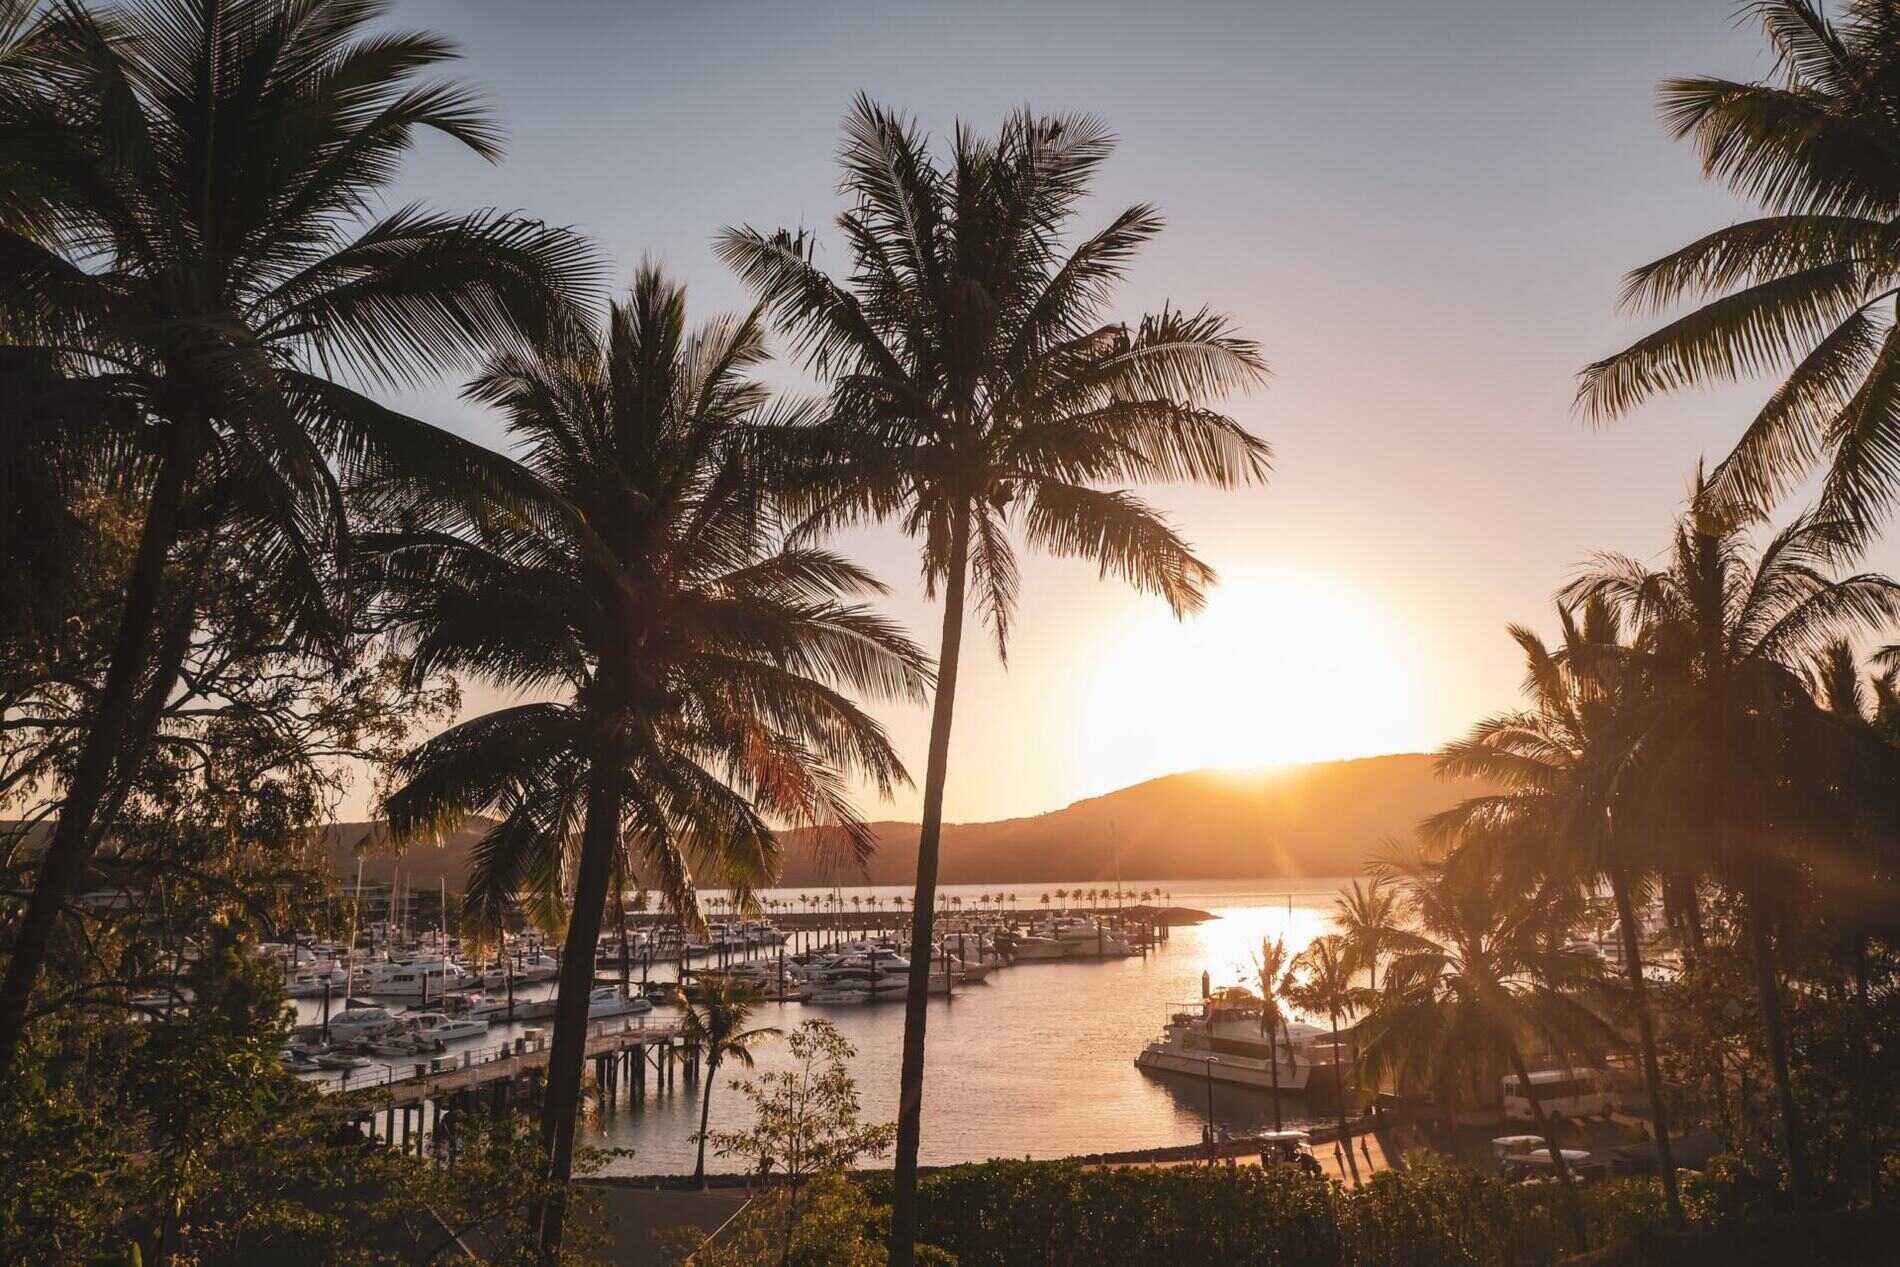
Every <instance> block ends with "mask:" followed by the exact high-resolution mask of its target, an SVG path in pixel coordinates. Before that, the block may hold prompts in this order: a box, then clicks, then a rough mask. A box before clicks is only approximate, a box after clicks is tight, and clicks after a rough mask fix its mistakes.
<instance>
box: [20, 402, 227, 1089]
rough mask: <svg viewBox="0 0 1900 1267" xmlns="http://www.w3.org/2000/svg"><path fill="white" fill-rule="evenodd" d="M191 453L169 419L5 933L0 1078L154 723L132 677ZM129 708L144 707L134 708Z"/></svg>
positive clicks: (146, 653)
mask: <svg viewBox="0 0 1900 1267" xmlns="http://www.w3.org/2000/svg"><path fill="white" fill-rule="evenodd" d="M196 452H197V447H196V439H195V428H191V427H187V426H184V425H178V426H176V428H175V430H174V434H173V440H172V444H171V448H170V451H169V452H168V453H167V454H166V456H165V459H164V461H163V462H162V464H161V465H160V466H159V470H158V478H157V483H156V485H155V486H154V488H153V490H152V501H151V504H150V505H149V506H148V507H147V509H146V513H145V523H144V525H143V526H142V527H141V528H140V530H139V544H138V551H137V553H136V554H135V555H134V556H133V560H132V571H131V573H130V575H128V576H127V578H126V585H125V606H124V608H123V609H121V611H120V613H119V628H118V631H117V633H116V634H115V636H114V638H113V644H112V660H111V663H110V664H109V665H108V666H107V669H106V679H105V683H104V686H103V688H102V689H101V691H100V693H99V704H98V708H97V710H96V711H95V712H94V713H93V716H92V719H91V724H90V725H88V726H87V727H86V737H85V742H84V745H83V746H82V748H81V750H80V755H79V762H78V764H77V765H76V766H75V767H74V770H73V777H72V781H71V782H70V783H69V784H68V785H67V789H66V798H65V800H64V801H63V802H61V804H60V808H59V821H58V824H57V825H56V826H55V827H54V828H53V838H52V840H51V841H50V842H49V843H48V844H47V847H46V854H45V856H44V857H42V858H41V860H40V873H39V877H38V879H37V881H36V882H35V883H34V886H33V897H32V899H31V900H30V901H29V902H28V903H27V908H26V916H25V918H24V919H22V920H21V921H20V926H19V929H18V931H17V932H16V933H15V935H14V939H13V947H12V954H11V957H10V958H9V959H8V961H7V973H6V979H5V981H4V982H0V1078H3V1077H5V1076H6V1075H7V1073H8V1072H9V1071H10V1070H11V1069H12V1067H13V1061H14V1058H15V1057H16V1056H17V1055H18V1053H19V1048H20V1039H21V1036H22V1034H23V1033H24V1031H25V1029H26V1015H27V1007H28V1004H29V1003H30V1002H31V1000H32V996H33V987H34V986H35V985H36V984H38V982H39V976H40V971H41V969H42V968H44V966H45V964H46V951H47V947H48V946H49V945H50V944H51V942H52V937H53V928H54V926H55V925H56V924H57V923H58V921H59V915H60V912H61V911H62V910H63V909H64V908H65V905H66V900H67V899H68V898H69V897H71V896H72V893H73V890H74V889H75V888H77V887H78V885H79V881H80V878H81V877H82V876H83V875H84V874H85V871H86V867H87V865H88V864H90V863H91V861H92V856H93V853H94V851H95V850H97V848H98V845H99V832H98V823H99V806H100V802H101V801H103V800H104V799H105V797H106V793H107V789H108V787H109V785H110V783H111V780H112V776H113V773H114V770H115V767H117V766H118V765H119V764H120V763H121V762H120V758H121V757H122V756H123V755H124V754H125V753H126V751H127V750H128V749H133V750H140V749H142V748H143V742H142V741H143V740H144V739H145V738H148V737H149V736H146V735H135V734H132V733H129V732H130V731H132V730H133V729H134V722H135V721H136V722H137V723H139V724H144V723H145V721H146V718H147V717H149V718H150V723H149V725H147V726H146V729H148V730H149V729H151V728H154V727H156V726H157V724H158V714H159V710H157V709H144V710H136V709H135V703H136V701H137V699H138V697H139V690H138V688H139V679H140V678H141V677H142V676H144V673H145V669H146V662H147V660H148V658H149V657H150V654H151V650H152V640H153V638H154V636H155V635H156V633H157V631H158V601H159V594H160V591H161V589H162V588H163V584H164V578H165V561H166V559H167V557H168V556H169V555H170V554H171V551H172V547H173V546H174V545H176V544H177V542H178V536H179V519H180V515H181V512H182V509H183V506H184V496H185V484H186V482H187V480H188V479H189V477H190V475H191V471H192V467H193V466H194V464H195V455H196ZM181 658H182V657H181ZM176 672H177V670H176V668H175V667H174V668H173V669H172V670H171V671H170V673H167V672H166V671H165V670H164V668H163V667H162V666H161V668H160V671H159V675H158V680H157V681H156V682H154V684H153V685H154V687H156V688H159V689H160V691H161V697H160V699H159V701H158V703H159V705H160V708H161V709H162V707H163V704H164V698H163V697H164V696H168V695H169V694H170V692H171V685H172V683H171V678H172V677H173V676H175V674H176ZM135 712H136V713H143V714H144V715H143V716H135ZM121 773H122V774H123V773H124V772H123V771H121Z"/></svg>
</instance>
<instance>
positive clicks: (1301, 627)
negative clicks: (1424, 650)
mask: <svg viewBox="0 0 1900 1267" xmlns="http://www.w3.org/2000/svg"><path fill="white" fill-rule="evenodd" d="M1407 645H1408V644H1407V640H1406V638H1405V635H1404V632H1403V629H1402V626H1401V625H1400V624H1399V623H1397V621H1396V619H1395V617H1394V616H1393V614H1392V613H1390V612H1387V611H1384V610H1381V609H1380V607H1379V606H1378V605H1377V604H1376V603H1374V602H1373V601H1371V600H1370V599H1368V598H1367V597H1365V596H1364V595H1361V594H1357V593H1355V592H1353V591H1352V590H1351V589H1349V588H1347V587H1346V586H1343V585H1341V584H1339V583H1337V582H1335V581H1333V580H1330V579H1328V578H1324V577H1318V576H1310V575H1304V574H1299V573H1290V572H1267V573H1256V574H1243V575H1240V576H1235V577H1232V578H1229V579H1224V580H1223V581H1222V583H1221V584H1220V585H1219V586H1218V587H1217V588H1216V589H1215V590H1214V591H1213V592H1212V593H1211V594H1210V595H1209V597H1208V603H1207V608H1206V610H1204V611H1202V612H1201V613H1200V614H1198V615H1196V616H1193V617H1190V618H1188V619H1187V620H1184V621H1175V620H1174V619H1172V618H1171V617H1170V616H1169V615H1168V613H1167V612H1166V611H1165V610H1154V609H1150V610H1147V611H1144V612H1143V614H1142V615H1141V616H1139V617H1138V618H1136V619H1135V620H1133V621H1131V623H1130V624H1129V625H1128V626H1127V627H1126V628H1125V629H1123V630H1121V631H1119V632H1118V633H1117V634H1115V635H1113V636H1112V637H1111V638H1110V639H1109V640H1107V641H1106V642H1105V644H1104V646H1103V648H1102V651H1101V656H1100V660H1099V661H1098V663H1097V664H1096V666H1095V669H1094V672H1093V675H1092V681H1091V685H1090V687H1089V690H1088V692H1087V696H1086V699H1087V707H1086V711H1085V714H1084V717H1085V720H1084V722H1083V725H1082V731H1081V735H1080V752H1079V764H1080V766H1081V767H1082V768H1083V769H1085V770H1087V771H1088V773H1089V776H1090V779H1091V781H1092V782H1095V783H1098V784H1099V785H1100V786H1101V787H1104V788H1111V787H1120V786H1122V785H1124V784H1127V783H1132V782H1136V781H1139V780H1141V779H1146V778H1153V777H1154V776H1156V775H1159V774H1166V773H1169V772H1171V771H1175V770H1191V769H1200V768H1204V767H1210V766H1212V767H1220V768H1245V769H1257V768H1260V767H1262V766H1274V765H1282V764H1286V763H1288V762H1296V761H1313V760H1323V759H1327V758H1332V757H1347V756H1358V755H1362V754H1368V753H1380V752H1401V751H1405V750H1407V749H1416V748H1420V747H1425V746H1429V745H1430V743H1431V742H1432V736H1430V735H1427V734H1425V733H1423V730H1422V723H1421V714H1420V709H1419V707H1418V700H1417V696H1418V692H1417V676H1416V670H1415V668H1414V665H1413V664H1412V663H1411V660H1410V656H1409V654H1408V652H1407Z"/></svg>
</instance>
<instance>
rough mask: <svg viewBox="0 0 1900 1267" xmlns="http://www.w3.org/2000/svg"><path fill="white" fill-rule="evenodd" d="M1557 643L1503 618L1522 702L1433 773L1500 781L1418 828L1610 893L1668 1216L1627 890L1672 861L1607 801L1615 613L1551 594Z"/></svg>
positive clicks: (1637, 707) (1629, 721) (1455, 746)
mask: <svg viewBox="0 0 1900 1267" xmlns="http://www.w3.org/2000/svg"><path fill="white" fill-rule="evenodd" d="M1557 617H1558V622H1559V625H1560V627H1561V628H1562V631H1563V641H1562V644H1561V645H1560V646H1559V647H1558V648H1557V649H1556V650H1555V651H1553V650H1551V649H1550V648H1549V647H1547V646H1546V645H1545V643H1544V640H1543V639H1542V638H1540V637H1539V636H1538V635H1537V634H1536V633H1534V632H1533V631H1531V630H1529V629H1527V628H1524V627H1523V626H1520V625H1513V626H1512V627H1511V636H1512V638H1514V639H1515V640H1516V642H1517V644H1518V646H1519V647H1520V648H1522V650H1523V652H1524V659H1525V674H1524V682H1525V692H1526V693H1527V694H1528V695H1529V697H1530V707H1529V708H1527V709H1522V710H1518V711H1514V712H1508V713H1500V714H1498V715H1496V716H1494V717H1489V718H1486V719H1485V720H1483V721H1481V722H1479V723H1478V725H1477V726H1476V728H1474V729H1473V731H1472V732H1471V734H1470V735H1469V736H1468V737H1466V738H1464V739H1461V740H1458V741H1456V742H1454V743H1450V744H1447V745H1445V747H1443V748H1441V749H1440V750H1439V754H1438V769H1439V772H1440V773H1442V774H1445V775H1448V776H1453V777H1460V778H1475V779H1480V780H1483V781H1486V782H1489V783H1492V784H1494V785H1496V786H1498V787H1500V788H1502V789H1503V790H1502V791H1500V792H1497V793H1492V794H1487V795H1483V796H1477V797H1473V798H1471V799H1469V800H1466V801H1464V802H1462V803H1461V804H1459V805H1457V806H1454V807H1453V808H1452V809H1450V810H1448V811H1446V812H1444V813H1442V814H1439V815H1437V816H1436V817H1435V818H1433V819H1432V820H1431V821H1430V822H1429V823H1428V824H1427V828H1426V830H1427V834H1428V835H1431V836H1433V837H1435V838H1437V839H1439V840H1441V841H1443V842H1445V843H1447V844H1452V845H1459V846H1467V847H1473V848H1483V847H1488V848H1494V849H1496V850H1497V851H1498V852H1499V854H1500V855H1501V856H1500V858H1499V859H1498V865H1502V866H1509V867H1517V868H1521V869H1524V870H1526V871H1528V872H1529V873H1531V874H1537V875H1543V876H1548V877H1550V878H1552V879H1554V880H1555V881H1557V882H1559V883H1563V882H1577V883H1582V884H1586V885H1589V884H1594V883H1595V882H1596V881H1597V880H1599V879H1603V880H1607V881H1608V883H1609V886H1610V893H1611V896H1612V899H1613V900H1614V902H1615V904H1616V911H1617V925H1618V929H1619V933H1620V937H1621V941H1622V946H1623V969H1624V974H1625V980H1626V981H1627V983H1628V986H1629V990H1630V1000H1631V1005H1632V1010H1633V1011H1634V1013H1635V1016H1636V1024H1637V1033H1638V1046H1639V1049H1640V1054H1641V1058H1642V1064H1643V1080H1644V1084H1645V1086H1646V1089H1647V1091H1648V1094H1649V1103H1650V1115H1651V1121H1652V1122H1653V1123H1654V1125H1655V1131H1656V1152H1657V1160H1658V1163H1659V1169H1660V1170H1661V1172H1662V1181H1663V1194H1664V1200H1665V1203H1666V1204H1667V1206H1668V1208H1669V1213H1670V1216H1671V1217H1672V1218H1673V1219H1675V1220H1676V1221H1678V1222H1680V1221H1681V1219H1682V1205H1681V1200H1680V1195H1679V1193H1678V1191H1677V1188H1678V1184H1677V1179H1676V1167H1675V1154H1674V1151H1673V1148H1672V1145H1671V1138H1670V1131H1669V1118H1668V1113H1667V1110H1666V1106H1665V1103H1664V1099H1663V1082H1662V1067H1661V1064H1660V1062H1659V1060H1658V1058H1657V1052H1656V1028H1655V1020H1654V1017H1653V1016H1652V1014H1651V1012H1650V1007H1649V984H1648V980H1647V978H1646V977H1645V975H1644V972H1643V957H1642V942H1641V937H1640V931H1641V930H1640V926H1639V925H1638V923H1637V919H1636V901H1637V899H1638V898H1639V897H1640V898H1643V899H1645V900H1646V899H1647V896H1648V893H1649V881H1650V879H1651V877H1652V876H1653V875H1654V874H1656V873H1657V872H1658V871H1659V870H1661V871H1670V872H1675V871H1681V870H1683V869H1684V868H1683V863H1682V861H1681V860H1680V859H1673V858H1665V857H1661V856H1658V854H1657V853H1656V850H1657V849H1658V845H1657V841H1658V839H1659V838H1662V835H1663V834H1662V833H1655V832H1647V831H1644V830H1643V823H1642V821H1641V816H1640V814H1639V813H1638V812H1637V807H1636V806H1634V805H1632V804H1627V803H1625V804H1619V801H1624V800H1626V799H1627V798H1623V797H1621V796H1619V792H1620V790H1621V789H1623V788H1625V787H1626V786H1627V784H1628V780H1627V778H1626V777H1625V775H1626V774H1627V772H1628V767H1629V765H1630V763H1631V762H1632V761H1635V760H1638V759H1640V757H1641V753H1640V752H1638V751H1636V750H1635V749H1634V744H1635V741H1636V738H1637V736H1638V735H1639V734H1640V732H1641V731H1642V729H1643V727H1644V725H1645V724H1646V718H1647V713H1646V710H1647V709H1648V708H1649V707H1650V701H1649V699H1648V697H1647V691H1646V687H1645V682H1644V678H1643V675H1642V673H1641V672H1640V668H1641V664H1640V661H1638V660H1636V659H1635V658H1633V657H1632V656H1631V654H1630V652H1629V649H1628V648H1627V647H1625V646H1624V645H1623V644H1622V629H1621V625H1620V622H1619V621H1618V619H1617V616H1616V613H1615V612H1614V611H1613V610H1612V609H1611V608H1610V606H1609V605H1608V604H1607V603H1606V602H1605V601H1604V600H1603V599H1602V598H1601V597H1597V598H1595V599H1593V600H1591V601H1590V602H1588V603H1586V604H1585V605H1584V608H1583V611H1582V613H1581V619H1579V613H1578V612H1576V611H1574V610H1572V609H1571V608H1570V607H1566V606H1563V605H1561V604H1560V605H1559V606H1558V609H1557Z"/></svg>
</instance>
